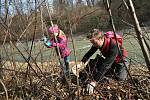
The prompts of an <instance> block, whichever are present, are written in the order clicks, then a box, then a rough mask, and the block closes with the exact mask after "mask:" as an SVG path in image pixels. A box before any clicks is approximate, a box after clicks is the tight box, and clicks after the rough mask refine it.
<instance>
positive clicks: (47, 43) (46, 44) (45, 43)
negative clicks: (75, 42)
mask: <svg viewBox="0 0 150 100" xmlns="http://www.w3.org/2000/svg"><path fill="white" fill-rule="evenodd" d="M44 45H45V46H46V47H47V48H50V47H51V46H52V43H51V42H50V41H46V42H44Z"/></svg>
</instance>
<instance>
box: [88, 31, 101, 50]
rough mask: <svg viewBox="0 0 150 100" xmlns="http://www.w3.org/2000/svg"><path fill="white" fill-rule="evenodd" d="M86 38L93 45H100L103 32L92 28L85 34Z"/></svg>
mask: <svg viewBox="0 0 150 100" xmlns="http://www.w3.org/2000/svg"><path fill="white" fill-rule="evenodd" d="M87 38H88V39H89V40H90V42H91V43H92V44H93V46H95V47H98V48H99V47H101V46H102V45H103V42H104V33H103V32H101V31H100V30H99V29H93V30H92V31H91V32H90V34H88V35H87Z"/></svg>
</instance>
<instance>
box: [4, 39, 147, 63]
mask: <svg viewBox="0 0 150 100" xmlns="http://www.w3.org/2000/svg"><path fill="white" fill-rule="evenodd" d="M74 41H75V42H74V43H75V47H76V55H77V60H81V59H82V57H83V55H84V54H85V53H86V52H87V51H88V50H89V49H90V47H91V43H90V42H89V41H88V40H86V39H84V37H83V36H80V37H76V38H74ZM29 44H30V45H29V46H28V48H30V46H31V43H29ZM68 44H69V48H71V50H72V52H71V56H70V58H71V60H74V58H75V57H74V51H73V50H74V49H73V45H72V42H71V40H69V43H68ZM123 46H124V47H125V48H126V49H127V51H128V53H129V56H128V57H129V58H130V59H132V61H133V62H134V63H145V61H144V57H143V54H142V51H141V48H140V46H139V44H138V42H137V40H135V39H134V38H132V37H131V36H127V37H126V38H125V39H124V41H123ZM18 48H19V50H20V51H21V52H22V53H23V55H24V56H25V57H26V58H28V54H27V52H26V51H25V49H27V45H26V44H25V43H23V44H19V45H18ZM32 49H33V50H32V53H31V54H32V57H33V58H34V59H36V61H38V62H40V61H50V60H53V59H57V57H56V54H55V50H54V49H49V48H46V47H45V46H44V45H43V43H41V42H36V43H35V44H34V45H33V48H32ZM98 52H99V51H97V53H98ZM95 55H96V53H95ZM95 55H94V56H95ZM1 56H2V57H3V58H4V59H7V60H10V59H12V57H13V59H14V60H16V61H24V59H23V57H22V56H21V55H20V53H19V52H18V51H17V50H16V49H14V51H13V53H12V46H10V45H8V44H6V45H5V49H4V47H1ZM94 56H92V58H94Z"/></svg>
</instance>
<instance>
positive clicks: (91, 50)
mask: <svg viewBox="0 0 150 100" xmlns="http://www.w3.org/2000/svg"><path fill="white" fill-rule="evenodd" d="M96 51H97V48H96V47H94V46H92V47H91V49H90V50H89V51H88V52H87V53H86V54H85V55H84V56H83V58H82V60H81V61H82V62H83V63H86V61H87V60H88V59H89V58H90V57H91V56H92V55H93V54H94V53H95V52H96Z"/></svg>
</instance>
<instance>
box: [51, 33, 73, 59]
mask: <svg viewBox="0 0 150 100" xmlns="http://www.w3.org/2000/svg"><path fill="white" fill-rule="evenodd" d="M57 41H58V43H56V42H55V40H54V39H51V40H49V42H51V43H52V45H51V46H49V47H48V48H53V47H56V46H58V47H59V50H60V55H61V57H62V58H64V57H66V56H69V55H70V53H71V50H70V49H69V48H68V46H67V38H66V36H64V35H61V36H58V37H57Z"/></svg>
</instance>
